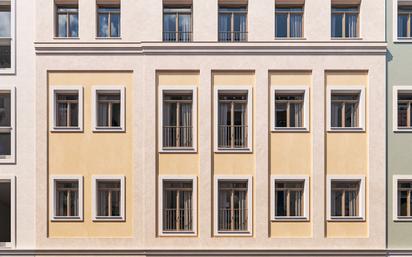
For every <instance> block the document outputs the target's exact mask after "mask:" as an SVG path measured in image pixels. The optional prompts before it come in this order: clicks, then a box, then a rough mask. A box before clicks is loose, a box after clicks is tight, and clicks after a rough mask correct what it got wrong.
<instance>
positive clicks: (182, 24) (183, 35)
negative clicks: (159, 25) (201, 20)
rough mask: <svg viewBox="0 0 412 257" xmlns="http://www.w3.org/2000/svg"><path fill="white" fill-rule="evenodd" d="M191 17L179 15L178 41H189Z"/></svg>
mask: <svg viewBox="0 0 412 257" xmlns="http://www.w3.org/2000/svg"><path fill="white" fill-rule="evenodd" d="M191 22H192V21H191V15H190V14H185V15H183V14H180V15H179V32H180V33H179V41H190V32H191V31H192V29H191Z"/></svg>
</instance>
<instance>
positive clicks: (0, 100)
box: [0, 88, 16, 163]
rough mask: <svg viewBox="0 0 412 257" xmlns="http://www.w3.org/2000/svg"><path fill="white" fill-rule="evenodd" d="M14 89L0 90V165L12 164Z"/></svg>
mask: <svg viewBox="0 0 412 257" xmlns="http://www.w3.org/2000/svg"><path fill="white" fill-rule="evenodd" d="M14 115H15V102H14V89H10V88H4V89H3V88H0V163H1V162H14V152H15V151H14V147H15V130H16V128H15V124H14V120H15V119H14Z"/></svg>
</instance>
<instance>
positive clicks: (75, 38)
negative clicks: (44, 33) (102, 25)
mask: <svg viewBox="0 0 412 257" xmlns="http://www.w3.org/2000/svg"><path fill="white" fill-rule="evenodd" d="M53 39H54V40H79V39H80V37H53Z"/></svg>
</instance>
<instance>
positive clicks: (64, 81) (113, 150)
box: [48, 72, 134, 238]
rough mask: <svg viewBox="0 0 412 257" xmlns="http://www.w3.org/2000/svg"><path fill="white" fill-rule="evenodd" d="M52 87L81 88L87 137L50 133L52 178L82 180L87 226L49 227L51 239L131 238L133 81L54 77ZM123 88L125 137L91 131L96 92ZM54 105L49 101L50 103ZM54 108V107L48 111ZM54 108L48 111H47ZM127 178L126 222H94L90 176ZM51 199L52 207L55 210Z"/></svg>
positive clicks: (126, 75) (109, 76) (87, 75)
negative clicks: (64, 177) (96, 87)
mask: <svg viewBox="0 0 412 257" xmlns="http://www.w3.org/2000/svg"><path fill="white" fill-rule="evenodd" d="M48 80H49V87H50V86H58V85H64V86H68V87H70V86H79V85H80V86H82V87H83V105H84V107H83V108H84V109H83V119H84V127H83V130H84V131H83V132H74V133H70V132H49V133H48V148H49V151H48V153H49V155H48V160H49V165H48V166H49V169H48V174H49V177H51V176H58V175H61V176H75V175H82V176H83V177H84V190H83V191H84V203H83V205H84V221H79V222H62V221H49V222H48V227H49V230H48V235H49V237H51V238H57V237H65V238H67V237H130V236H132V232H133V226H132V224H133V215H132V213H133V211H132V210H133V205H134V201H133V170H132V165H133V164H132V163H133V155H132V154H133V152H132V138H133V136H132V135H133V133H132V122H133V112H131V111H130V110H131V109H132V108H131V106H132V101H133V97H132V95H133V87H132V85H133V78H132V73H131V72H104V73H102V72H50V73H49V75H48ZM111 85H119V86H124V87H125V93H126V118H125V121H126V131H125V132H124V133H123V132H121V133H118V132H93V131H92V125H91V122H92V110H91V105H92V87H93V86H107V87H108V88H109V87H110V86H111ZM49 101H50V99H49ZM49 106H51V105H49ZM49 108H50V107H49ZM99 175H107V176H110V175H113V176H125V178H126V179H125V183H126V185H125V190H126V191H125V192H126V194H125V196H126V214H125V217H126V220H125V221H124V222H123V221H114V222H113V221H111V222H109V221H97V222H94V221H92V176H99ZM50 201H51V199H49V201H48V202H49V206H50V207H51V206H52V205H51V202H50Z"/></svg>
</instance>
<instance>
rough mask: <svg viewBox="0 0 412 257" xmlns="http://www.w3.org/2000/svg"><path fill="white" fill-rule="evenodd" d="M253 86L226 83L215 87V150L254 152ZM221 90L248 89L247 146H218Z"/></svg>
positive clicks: (235, 90) (237, 90)
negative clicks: (222, 147)
mask: <svg viewBox="0 0 412 257" xmlns="http://www.w3.org/2000/svg"><path fill="white" fill-rule="evenodd" d="M252 89H253V88H252V86H247V85H244V86H235V85H233V86H232V85H230V86H228V85H226V86H215V87H214V101H213V109H214V111H213V115H214V125H213V133H214V150H215V152H220V153H239V152H249V153H250V152H252V151H253V146H252V144H253V140H252V138H253V134H252V133H253V129H252V127H253V116H252V115H253V108H252V106H253V95H252V94H253V90H252ZM219 91H226V92H239V91H247V95H248V97H247V116H248V117H247V123H248V129H247V133H248V140H247V144H248V147H247V148H239V149H219V147H218V135H217V133H218V129H217V128H218V115H219V112H218V102H219Z"/></svg>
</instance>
